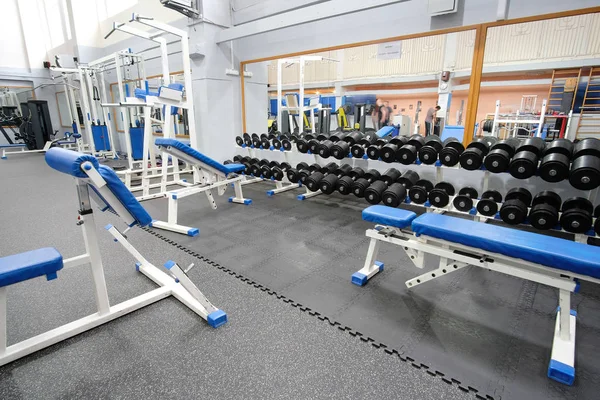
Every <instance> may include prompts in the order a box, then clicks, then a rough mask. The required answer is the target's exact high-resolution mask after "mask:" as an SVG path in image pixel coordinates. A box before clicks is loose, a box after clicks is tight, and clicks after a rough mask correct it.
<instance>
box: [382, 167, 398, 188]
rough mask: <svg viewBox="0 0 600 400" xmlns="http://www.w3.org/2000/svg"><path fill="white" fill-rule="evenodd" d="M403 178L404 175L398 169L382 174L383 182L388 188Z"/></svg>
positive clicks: (391, 169)
mask: <svg viewBox="0 0 600 400" xmlns="http://www.w3.org/2000/svg"><path fill="white" fill-rule="evenodd" d="M401 176H402V173H401V172H400V171H398V170H397V169H396V168H390V169H388V170H386V171H385V172H384V173H383V174H381V180H382V181H383V182H385V184H386V185H387V186H390V185H391V184H392V183H394V182H397V181H398V179H399V178H400V177H401Z"/></svg>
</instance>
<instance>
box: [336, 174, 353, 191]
mask: <svg viewBox="0 0 600 400" xmlns="http://www.w3.org/2000/svg"><path fill="white" fill-rule="evenodd" d="M353 183H354V180H353V179H352V178H351V177H350V176H342V177H341V178H340V179H338V182H337V185H336V190H337V191H338V192H339V193H340V194H343V195H347V194H350V192H351V191H352V184H353Z"/></svg>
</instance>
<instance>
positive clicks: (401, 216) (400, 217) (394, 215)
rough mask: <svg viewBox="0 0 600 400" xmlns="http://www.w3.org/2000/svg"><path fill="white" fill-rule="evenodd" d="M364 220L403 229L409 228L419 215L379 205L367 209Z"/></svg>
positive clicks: (364, 212)
mask: <svg viewBox="0 0 600 400" xmlns="http://www.w3.org/2000/svg"><path fill="white" fill-rule="evenodd" d="M362 218H363V219H364V220H365V221H369V222H374V223H376V224H381V225H387V226H393V227H395V228H400V229H402V228H406V227H407V226H409V225H410V223H411V222H412V221H413V220H414V219H415V218H417V214H415V213H414V212H412V211H406V210H402V209H400V208H392V207H388V206H381V205H377V206H371V207H367V208H365V209H364V210H363V212H362Z"/></svg>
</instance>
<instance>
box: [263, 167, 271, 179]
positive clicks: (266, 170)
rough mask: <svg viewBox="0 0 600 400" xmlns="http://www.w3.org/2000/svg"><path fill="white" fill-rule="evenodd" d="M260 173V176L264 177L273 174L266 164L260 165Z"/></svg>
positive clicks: (267, 177) (268, 177)
mask: <svg viewBox="0 0 600 400" xmlns="http://www.w3.org/2000/svg"><path fill="white" fill-rule="evenodd" d="M260 173H261V175H262V177H263V178H265V179H271V177H272V176H273V173H272V172H271V168H269V166H268V165H263V166H262V167H260Z"/></svg>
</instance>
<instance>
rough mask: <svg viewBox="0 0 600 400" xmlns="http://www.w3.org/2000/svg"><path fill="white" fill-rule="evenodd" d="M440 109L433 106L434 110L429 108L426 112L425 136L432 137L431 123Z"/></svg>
mask: <svg viewBox="0 0 600 400" xmlns="http://www.w3.org/2000/svg"><path fill="white" fill-rule="evenodd" d="M440 108H441V107H440V106H435V108H434V107H431V108H430V109H429V110H427V116H426V117H425V136H429V135H433V121H434V120H435V115H436V113H437V112H438V110H439V109H440Z"/></svg>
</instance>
